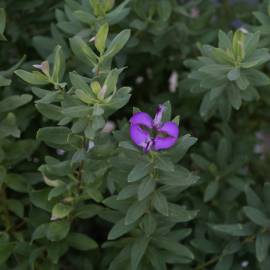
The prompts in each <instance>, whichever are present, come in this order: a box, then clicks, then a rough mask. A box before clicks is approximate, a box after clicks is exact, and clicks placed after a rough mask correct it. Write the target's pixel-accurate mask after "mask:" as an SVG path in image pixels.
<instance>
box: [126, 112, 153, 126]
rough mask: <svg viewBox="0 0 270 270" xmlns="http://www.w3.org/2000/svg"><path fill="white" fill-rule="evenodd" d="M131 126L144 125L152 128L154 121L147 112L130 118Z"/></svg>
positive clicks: (138, 113)
mask: <svg viewBox="0 0 270 270" xmlns="http://www.w3.org/2000/svg"><path fill="white" fill-rule="evenodd" d="M129 121H130V123H131V125H143V126H146V127H148V128H152V126H153V119H152V117H151V116H150V115H149V114H148V113H145V112H137V113H135V114H134V115H133V116H132V117H131V118H130V120H129Z"/></svg>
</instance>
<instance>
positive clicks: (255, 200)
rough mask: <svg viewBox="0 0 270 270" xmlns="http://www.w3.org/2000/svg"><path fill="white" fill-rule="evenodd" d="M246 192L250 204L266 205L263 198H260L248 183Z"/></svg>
mask: <svg viewBox="0 0 270 270" xmlns="http://www.w3.org/2000/svg"><path fill="white" fill-rule="evenodd" d="M245 194H246V199H247V203H248V205H249V206H253V207H255V208H263V207H264V204H263V202H262V200H261V199H260V197H259V196H258V195H257V194H256V193H255V192H254V191H253V189H252V188H251V187H250V186H248V185H246V186H245Z"/></svg>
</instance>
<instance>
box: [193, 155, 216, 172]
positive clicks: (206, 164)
mask: <svg viewBox="0 0 270 270" xmlns="http://www.w3.org/2000/svg"><path fill="white" fill-rule="evenodd" d="M190 157H191V159H192V161H193V162H194V163H195V165H197V166H198V167H199V168H200V169H202V170H204V171H208V170H209V168H210V166H211V162H210V161H209V160H207V159H206V158H204V157H203V156H201V155H198V154H191V155H190Z"/></svg>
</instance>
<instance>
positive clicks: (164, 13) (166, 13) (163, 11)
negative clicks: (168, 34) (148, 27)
mask: <svg viewBox="0 0 270 270" xmlns="http://www.w3.org/2000/svg"><path fill="white" fill-rule="evenodd" d="M157 11H158V15H159V16H160V18H161V19H162V21H164V22H165V21H167V20H168V19H169V18H170V16H171V13H172V5H171V3H170V1H167V0H161V1H158V2H157Z"/></svg>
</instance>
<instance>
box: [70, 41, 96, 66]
mask: <svg viewBox="0 0 270 270" xmlns="http://www.w3.org/2000/svg"><path fill="white" fill-rule="evenodd" d="M70 46H71V49H72V51H73V53H74V54H75V55H76V56H77V57H78V58H79V59H80V60H81V61H82V62H84V63H85V64H87V65H89V66H91V67H95V66H96V65H97V60H98V57H97V56H96V54H95V53H94V52H93V50H92V49H91V48H90V47H89V46H88V45H87V44H86V43H85V42H84V41H83V40H82V39H81V38H79V37H73V38H71V39H70Z"/></svg>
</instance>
